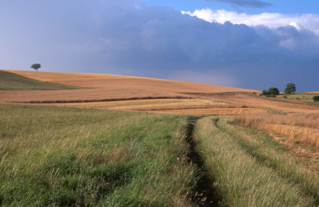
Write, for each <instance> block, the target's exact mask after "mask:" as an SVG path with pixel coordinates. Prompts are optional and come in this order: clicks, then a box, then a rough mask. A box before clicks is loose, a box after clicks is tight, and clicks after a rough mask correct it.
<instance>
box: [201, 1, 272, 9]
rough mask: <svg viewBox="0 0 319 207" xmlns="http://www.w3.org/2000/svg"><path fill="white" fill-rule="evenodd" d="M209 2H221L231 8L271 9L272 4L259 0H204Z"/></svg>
mask: <svg viewBox="0 0 319 207" xmlns="http://www.w3.org/2000/svg"><path fill="white" fill-rule="evenodd" d="M206 1H211V2H222V3H227V4H231V5H233V6H240V7H245V8H266V7H271V6H272V4H271V3H269V2H264V1H260V0H206Z"/></svg>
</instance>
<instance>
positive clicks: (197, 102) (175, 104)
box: [49, 99, 235, 111]
mask: <svg viewBox="0 0 319 207" xmlns="http://www.w3.org/2000/svg"><path fill="white" fill-rule="evenodd" d="M49 105H55V106H62V107H75V108H94V109H102V110H120V111H127V110H133V111H149V110H165V109H176V108H189V107H191V108H198V107H235V106H233V105H229V104H226V103H219V102H213V101H210V100H203V99H148V100H126V101H106V102H88V103H59V104H49Z"/></svg>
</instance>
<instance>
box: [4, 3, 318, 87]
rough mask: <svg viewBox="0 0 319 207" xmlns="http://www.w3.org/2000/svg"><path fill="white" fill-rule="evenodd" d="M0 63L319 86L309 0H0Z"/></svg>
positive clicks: (314, 14)
mask: <svg viewBox="0 0 319 207" xmlns="http://www.w3.org/2000/svg"><path fill="white" fill-rule="evenodd" d="M0 28H1V29H0V56H1V59H0V68H1V69H12V70H32V69H31V68H30V67H31V65H32V64H33V63H40V64H41V65H42V67H41V68H40V69H39V71H53V72H84V73H102V74H117V75H131V76H142V77H152V78H161V79H169V80H183V81H191V82H199V83H207V84H216V85H223V86H231V87H239V88H247V89H255V90H263V89H268V88H270V87H277V88H278V89H279V90H280V91H284V90H285V87H286V85H287V84H288V83H295V84H296V89H297V92H305V91H319V81H318V80H319V1H318V0H307V1H301V0H281V1H278V0H277V1H274V0H183V1H182V0H47V1H43V0H28V1H25V0H10V1H9V0H4V1H1V2H0Z"/></svg>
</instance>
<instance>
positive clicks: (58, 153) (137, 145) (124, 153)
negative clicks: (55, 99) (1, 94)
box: [0, 105, 197, 207]
mask: <svg viewBox="0 0 319 207" xmlns="http://www.w3.org/2000/svg"><path fill="white" fill-rule="evenodd" d="M0 117H1V119H0V204H1V205H2V206H112V207H113V206H193V205H194V203H193V202H192V201H191V196H190V195H191V191H192V190H193V187H194V185H195V183H196V175H197V169H196V166H194V165H190V164H189V163H188V162H187V157H186V154H187V150H188V147H189V146H188V144H187V143H186V141H185V133H186V129H187V117H186V116H173V115H170V116H168V115H153V114H143V113H125V112H108V111H99V110H92V109H91V110H88V109H72V108H58V107H42V106H21V105H0Z"/></svg>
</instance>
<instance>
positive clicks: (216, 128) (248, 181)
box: [194, 117, 319, 207]
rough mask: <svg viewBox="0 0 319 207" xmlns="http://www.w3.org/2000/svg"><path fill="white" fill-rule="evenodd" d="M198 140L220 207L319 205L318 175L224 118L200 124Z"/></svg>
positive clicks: (196, 135) (196, 132)
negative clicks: (232, 126) (228, 123)
mask: <svg viewBox="0 0 319 207" xmlns="http://www.w3.org/2000/svg"><path fill="white" fill-rule="evenodd" d="M194 138H195V142H196V143H197V148H198V149H197V150H198V151H200V152H201V156H202V157H203V160H204V165H205V167H206V169H207V171H208V172H209V175H210V177H211V179H212V180H214V184H213V186H214V189H216V191H215V192H214V193H215V197H216V199H218V200H220V205H221V206H243V207H244V206H317V205H318V198H319V195H318V192H319V179H318V176H317V175H316V174H315V173H312V172H309V171H308V170H307V169H304V168H303V167H302V166H299V165H298V164H296V162H295V161H294V160H293V159H292V158H290V157H288V156H285V155H284V154H281V153H280V152H277V151H276V150H273V149H272V147H271V146H269V145H266V144H265V143H262V142H261V141H258V140H255V139H252V138H249V137H245V136H243V135H241V134H238V133H237V131H236V130H233V129H230V128H229V127H228V125H227V124H226V121H225V119H221V118H218V117H215V118H212V117H210V118H209V117H208V118H203V119H200V120H199V121H198V122H197V125H196V128H195V136H194Z"/></svg>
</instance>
